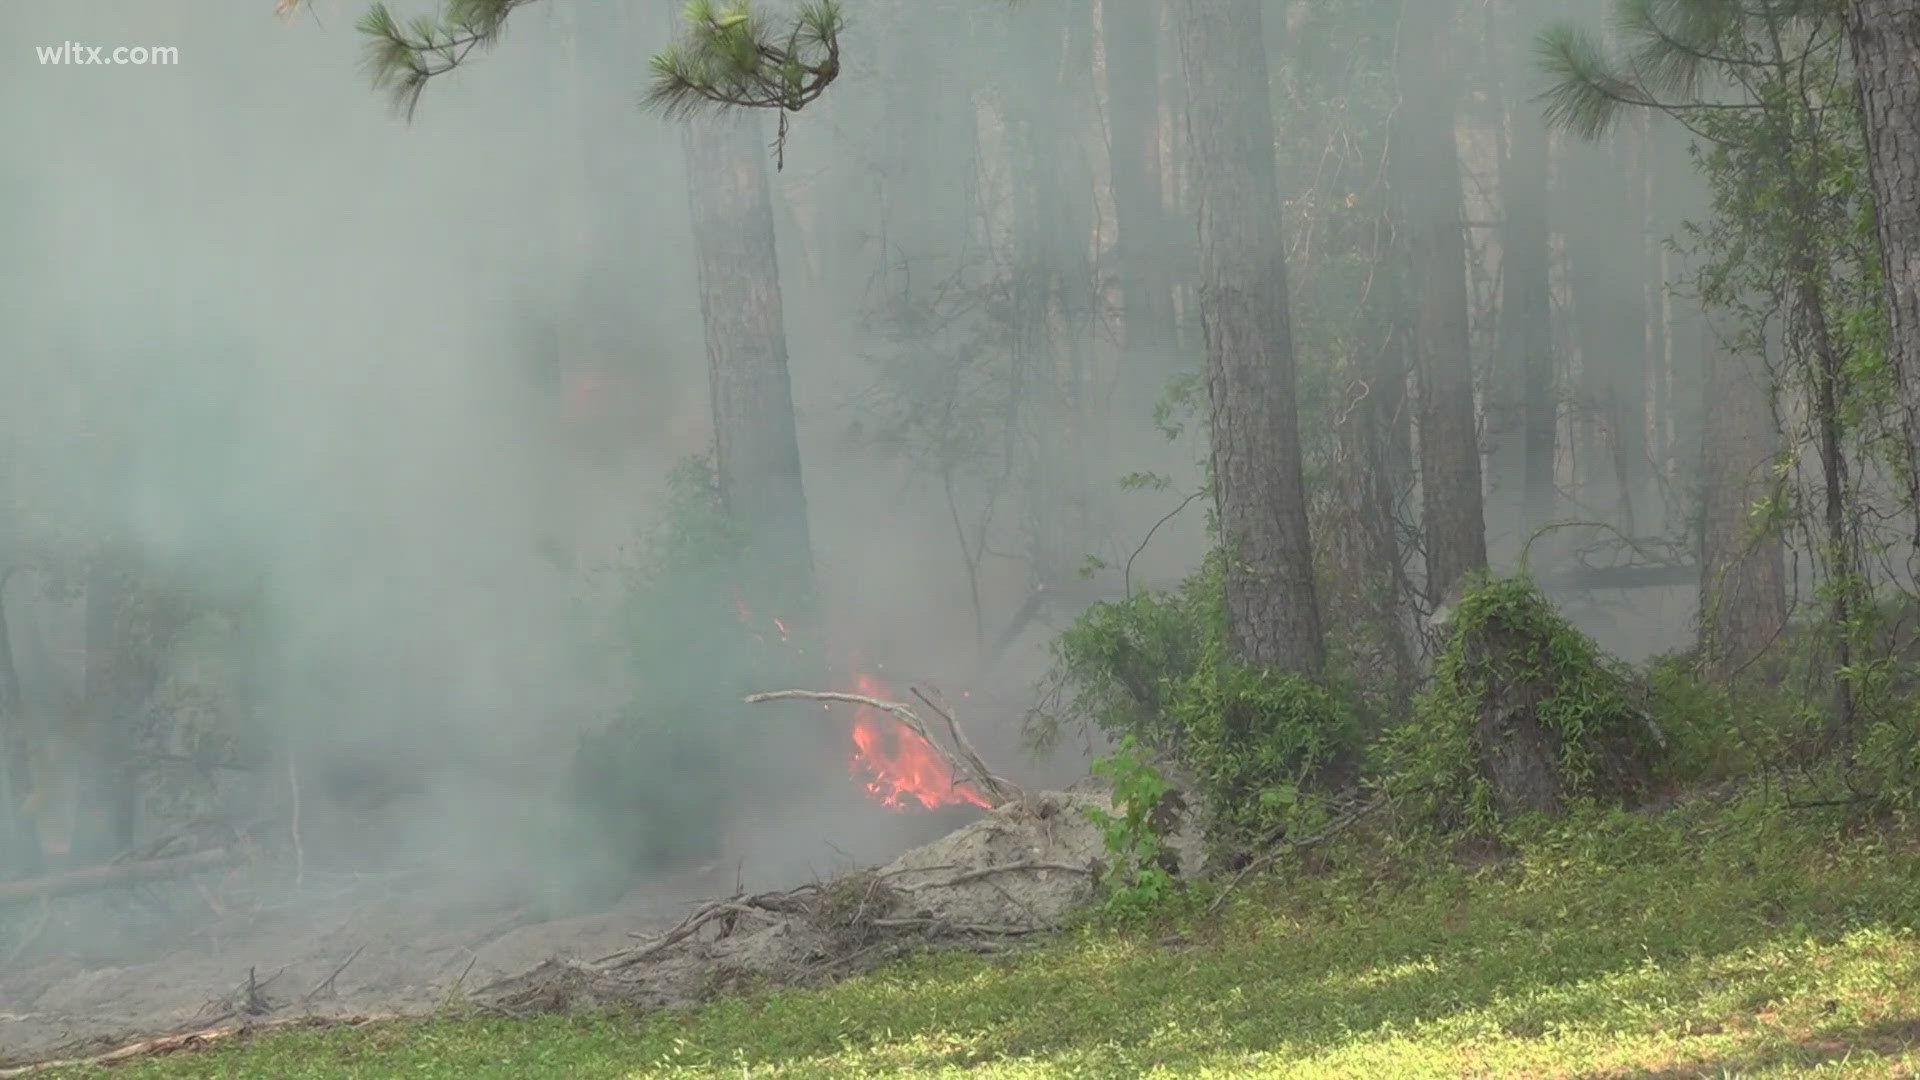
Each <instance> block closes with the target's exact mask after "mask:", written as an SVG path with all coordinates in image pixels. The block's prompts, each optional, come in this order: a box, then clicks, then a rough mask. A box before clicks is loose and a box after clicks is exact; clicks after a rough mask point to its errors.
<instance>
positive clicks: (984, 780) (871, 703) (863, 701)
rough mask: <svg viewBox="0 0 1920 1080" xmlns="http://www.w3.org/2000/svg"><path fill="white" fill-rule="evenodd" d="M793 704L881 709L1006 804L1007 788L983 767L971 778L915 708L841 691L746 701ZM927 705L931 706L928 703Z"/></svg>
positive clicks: (771, 694)
mask: <svg viewBox="0 0 1920 1080" xmlns="http://www.w3.org/2000/svg"><path fill="white" fill-rule="evenodd" d="M916 693H917V691H916ZM791 700H799V701H839V702H845V703H847V704H849V705H864V706H866V707H867V708H869V709H878V710H880V711H881V712H884V713H887V714H889V715H891V716H893V717H894V718H895V719H897V720H899V721H900V722H901V723H903V724H905V725H906V726H907V727H908V728H910V729H911V730H912V731H913V733H914V734H915V735H918V736H920V738H921V740H922V741H923V742H925V743H926V744H927V745H928V746H931V747H933V749H934V752H935V753H937V754H939V755H940V756H941V757H942V758H944V759H946V762H947V767H948V768H949V769H950V770H952V771H953V772H954V773H955V774H956V775H957V776H969V777H970V778H972V779H978V780H979V781H980V783H981V784H983V785H985V786H986V787H987V789H988V790H987V791H985V792H983V793H982V794H983V795H984V796H985V797H986V799H987V801H988V802H989V803H991V804H992V805H993V806H996V807H998V806H1003V805H1005V804H1006V802H1007V799H1006V797H1005V795H1004V794H1003V792H1004V787H1003V785H1002V782H1001V781H998V780H996V779H995V778H994V777H993V775H992V774H991V773H989V772H987V770H986V768H985V767H984V766H982V767H980V768H979V769H978V770H977V771H978V772H979V773H980V775H979V776H978V777H972V776H971V774H973V773H974V772H976V769H975V768H974V767H973V766H970V765H968V764H967V763H965V762H963V761H961V760H959V759H958V758H957V757H956V756H955V753H954V752H953V751H950V750H948V749H947V748H946V747H944V746H942V745H941V744H940V742H939V740H937V739H935V738H934V737H933V735H932V733H931V732H929V731H928V730H927V725H926V722H925V721H923V720H921V719H920V714H919V713H916V712H914V711H913V707H912V706H910V705H905V704H902V703H901V702H898V701H882V700H880V699H879V698H875V697H868V696H867V695H865V694H846V693H842V692H840V691H838V690H770V691H768V692H766V693H764V694H748V695H747V697H746V702H747V704H749V705H758V704H760V703H761V702H763V701H791ZM920 700H922V701H926V698H925V697H924V696H922V697H921V699H920ZM928 704H932V703H931V702H929V703H928ZM936 711H938V710H936ZM943 715H944V714H943ZM949 721H950V722H951V718H949ZM955 730H956V731H957V730H958V725H955ZM956 741H958V740H956ZM974 760H976V761H977V760H978V758H977V757H976V758H975V759H974Z"/></svg>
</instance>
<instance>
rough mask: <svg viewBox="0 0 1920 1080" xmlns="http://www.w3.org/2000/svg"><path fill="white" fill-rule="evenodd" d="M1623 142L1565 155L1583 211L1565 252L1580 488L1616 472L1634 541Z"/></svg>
mask: <svg viewBox="0 0 1920 1080" xmlns="http://www.w3.org/2000/svg"><path fill="white" fill-rule="evenodd" d="M1621 138H1622V136H1621V135H1619V134H1618V133H1616V134H1614V135H1612V136H1609V137H1608V138H1607V140H1605V141H1603V142H1601V143H1598V144H1596V145H1593V146H1588V147H1582V148H1573V147H1569V149H1568V154H1567V160H1566V166H1567V170H1568V174H1567V184H1566V187H1567V193H1568V199H1569V200H1570V201H1569V203H1568V205H1569V206H1577V207H1579V210H1578V212H1577V213H1573V214H1571V215H1569V218H1568V221H1567V253H1568V261H1569V263H1570V264H1571V265H1570V269H1569V271H1568V291H1569V292H1570V293H1571V294H1572V298H1573V317H1574V328H1575V335H1576V338H1577V340H1578V342H1579V350H1580V383H1579V385H1580V397H1581V401H1580V405H1581V407H1582V412H1583V414H1584V415H1583V420H1584V423H1583V425H1582V428H1583V437H1582V440H1581V441H1582V446H1581V447H1580V450H1581V455H1582V457H1583V458H1584V469H1583V475H1582V477H1581V480H1582V482H1583V483H1584V484H1589V485H1590V484H1593V482H1594V481H1596V480H1597V479H1599V478H1600V477H1601V476H1604V475H1606V474H1607V473H1612V475H1613V487H1614V492H1613V494H1614V498H1615V500H1616V504H1617V506H1618V507H1619V510H1618V514H1617V520H1616V522H1615V524H1617V525H1618V526H1619V527H1620V528H1622V529H1623V530H1625V531H1627V532H1628V533H1629V534H1631V533H1633V532H1635V531H1637V530H1636V523H1635V520H1634V517H1635V515H1634V497H1635V495H1636V494H1637V488H1638V487H1639V486H1640V481H1641V479H1642V478H1644V477H1645V475H1646V471H1647V470H1646V456H1647V450H1646V419H1645V416H1646V413H1645V386H1646V375H1645V365H1646V358H1645V356H1644V355H1643V353H1644V351H1645V349H1646V326H1645V311H1644V310H1643V307H1642V303H1641V293H1640V280H1639V275H1640V272H1641V269H1642V268H1641V266H1640V258H1639V251H1640V248H1639V243H1638V235H1637V234H1638V231H1639V226H1638V221H1637V219H1636V218H1635V217H1634V215H1633V213H1632V209H1631V200H1629V199H1628V198H1627V194H1626V188H1627V183H1630V182H1631V181H1625V182H1623V181H1622V179H1621V170H1622V169H1623V167H1625V162H1626V155H1625V154H1624V153H1622V152H1621V150H1620V147H1619V142H1620V140H1621ZM1628 173H1629V175H1631V170H1630V169H1629V170H1628ZM1583 494H1584V495H1585V496H1586V497H1587V498H1588V499H1592V498H1594V495H1593V493H1592V492H1590V491H1588V492H1583Z"/></svg>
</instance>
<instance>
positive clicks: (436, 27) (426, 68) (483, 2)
mask: <svg viewBox="0 0 1920 1080" xmlns="http://www.w3.org/2000/svg"><path fill="white" fill-rule="evenodd" d="M533 2H534V0H446V8H445V10H444V11H442V12H441V14H440V16H439V17H438V18H435V17H433V16H428V15H422V16H420V17H418V18H415V19H412V20H410V21H408V22H406V23H405V24H402V23H401V22H400V20H398V19H396V18H395V17H394V15H393V12H391V11H389V10H387V5H385V4H375V5H373V6H372V7H371V8H368V9H367V13H366V14H365V15H363V16H361V17H360V22H359V23H358V24H357V27H356V28H357V29H358V30H359V31H360V32H361V33H362V34H365V35H366V36H367V37H368V38H370V39H371V40H369V41H368V42H367V43H366V58H365V65H366V69H367V73H368V74H369V75H371V76H372V78H373V86H374V89H376V90H384V91H386V92H387V93H388V95H389V96H390V97H391V98H392V101H393V107H394V111H395V112H398V113H400V114H401V115H402V116H404V117H406V118H407V119H409V120H411V119H413V111H414V109H415V108H417V107H418V106H419V104H420V94H421V92H422V91H424V90H425V89H426V88H427V83H428V81H430V80H432V79H433V78H434V77H435V76H439V75H445V74H446V73H447V72H449V71H452V70H453V69H454V68H456V67H459V66H460V65H461V64H462V63H464V62H465V61H466V59H467V57H468V56H471V55H472V54H473V51H474V50H475V49H482V48H492V47H493V46H494V44H495V43H497V42H498V41H499V40H500V34H501V32H502V31H504V30H505V29H506V26H507V16H508V15H511V14H512V13H513V10H514V9H515V8H518V7H521V6H523V5H526V4H530V3H533Z"/></svg>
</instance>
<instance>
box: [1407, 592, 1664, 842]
mask: <svg viewBox="0 0 1920 1080" xmlns="http://www.w3.org/2000/svg"><path fill="white" fill-rule="evenodd" d="M1447 633H1448V636H1447V639H1446V642H1445V645H1444V647H1443V649H1442V651H1441V653H1440V655H1439V657H1438V659H1437V660H1436V661H1435V664H1434V675H1433V683H1432V685H1431V686H1430V687H1429V688H1428V689H1427V690H1425V691H1424V692H1422V693H1421V694H1420V695H1419V696H1418V697H1417V698H1416V699H1415V701H1414V716H1413V719H1412V721H1411V722H1409V723H1408V724H1407V725H1405V726H1403V727H1401V728H1398V729H1396V730H1394V731H1392V732H1389V733H1388V734H1387V736H1386V737H1385V738H1384V739H1383V740H1382V742H1381V744H1380V746H1379V757H1380V764H1381V766H1382V773H1383V779H1384V783H1385V786H1386V788H1387V790H1388V791H1389V792H1390V793H1392V794H1393V795H1395V796H1396V797H1397V798H1398V799H1399V800H1400V805H1401V806H1402V807H1403V808H1404V809H1406V810H1407V811H1409V812H1410V815H1411V819H1412V820H1413V821H1414V822H1417V823H1424V824H1426V825H1429V826H1432V827H1434V828H1437V829H1438V830H1441V831H1449V830H1453V829H1461V830H1464V831H1469V832H1486V833H1492V832H1497V831H1498V830H1499V828H1500V822H1499V821H1498V819H1497V815H1496V813H1495V808H1494V799H1493V792H1492V789H1491V785H1490V781H1489V778H1488V777H1487V775H1486V773H1485V770H1484V768H1483V764H1482V762H1483V753H1482V752H1483V750H1484V749H1485V748H1484V747H1482V746H1480V745H1479V736H1478V734H1477V730H1476V729H1477V728H1479V726H1480V724H1481V721H1482V718H1483V713H1484V710H1485V709H1486V707H1487V705H1488V703H1489V700H1490V699H1489V695H1492V694H1498V695H1499V696H1500V698H1499V699H1500V702H1501V703H1502V706H1503V708H1504V707H1510V706H1513V705H1520V706H1522V707H1524V708H1525V709H1527V710H1528V711H1529V712H1530V713H1531V716H1532V717H1533V718H1534V719H1535V720H1537V722H1538V723H1539V724H1540V725H1541V726H1542V727H1543V728H1545V729H1546V730H1547V731H1549V732H1551V733H1553V735H1555V736H1556V737H1557V738H1558V741H1559V756H1558V760H1557V762H1556V763H1555V764H1556V772H1557V775H1558V777H1559V779H1560V782H1561V785H1562V788H1563V790H1565V791H1567V792H1569V793H1571V794H1572V795H1574V796H1576V797H1579V796H1586V795H1593V796H1601V797H1605V796H1608V795H1612V794H1616V793H1615V792H1610V791H1608V790H1606V788H1607V786H1608V785H1609V783H1610V782H1611V780H1612V779H1614V775H1613V774H1614V772H1615V768H1614V766H1615V765H1616V763H1617V760H1618V758H1619V757H1620V756H1621V755H1622V753H1623V752H1625V753H1627V754H1629V755H1631V754H1632V753H1633V752H1635V751H1644V750H1645V749H1647V748H1646V747H1645V745H1644V744H1645V743H1646V742H1648V741H1649V740H1651V739H1652V738H1653V732H1652V731H1650V730H1649V729H1648V728H1647V727H1646V726H1645V723H1644V721H1643V719H1642V718H1643V717H1644V713H1643V712H1642V710H1641V709H1640V707H1639V706H1638V704H1637V703H1636V701H1635V700H1634V696H1635V695H1634V692H1633V682H1634V680H1633V677H1632V673H1631V672H1630V671H1629V670H1628V669H1627V667H1626V666H1625V665H1624V664H1622V663H1621V662H1620V661H1618V660H1616V659H1614V658H1612V657H1609V656H1607V655H1606V654H1605V653H1603V652H1602V651H1601V650H1600V647H1599V646H1598V645H1595V644H1594V642H1593V639H1591V638H1589V637H1587V636H1586V635H1585V634H1582V633H1581V632H1580V631H1578V630H1576V629H1575V628H1574V627H1573V626H1572V625H1571V624H1570V623H1568V622H1567V621H1566V619H1564V618H1563V617H1561V615H1560V613H1559V612H1557V611H1555V610H1554V608H1553V605H1552V604H1551V603H1549V602H1548V601H1547V598H1546V597H1545V596H1544V595H1542V594H1541V592H1540V590H1539V588H1538V587H1537V586H1536V585H1535V584H1534V583H1533V582H1532V581H1531V580H1530V579H1528V578H1525V577H1514V578H1499V579H1486V578H1482V579H1480V580H1478V581H1470V582H1468V584H1467V586H1466V588H1465V590H1464V591H1463V593H1462V596H1461V599H1460V603H1459V605H1458V606H1457V607H1456V608H1455V609H1454V612H1453V615H1452V620H1451V623H1450V625H1449V628H1448V632H1447Z"/></svg>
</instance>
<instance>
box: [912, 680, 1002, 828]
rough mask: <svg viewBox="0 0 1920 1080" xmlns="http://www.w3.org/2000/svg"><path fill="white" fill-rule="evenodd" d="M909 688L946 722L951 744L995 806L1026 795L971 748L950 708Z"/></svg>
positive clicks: (913, 688)
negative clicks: (999, 775)
mask: <svg viewBox="0 0 1920 1080" xmlns="http://www.w3.org/2000/svg"><path fill="white" fill-rule="evenodd" d="M910 689H911V690H912V691H913V696H914V697H917V698H919V699H920V700H921V701H922V702H923V703H924V704H925V705H926V706H927V708H929V709H932V710H933V711H934V712H935V713H938V714H939V716H940V719H942V720H945V721H946V722H947V734H948V735H949V736H951V737H952V739H953V745H955V746H957V747H959V748H960V753H961V754H963V755H965V757H966V759H967V763H968V765H969V766H970V767H971V768H972V770H973V773H974V775H975V777H976V778H977V779H979V781H980V783H982V784H983V785H985V786H986V788H987V797H988V798H989V799H991V800H992V802H993V804H994V805H995V806H1002V805H1005V804H1006V803H1008V802H1010V801H1012V800H1014V799H1019V798H1025V797H1026V792H1024V791H1021V790H1020V789H1019V788H1018V787H1016V786H1015V785H1014V784H1013V783H1012V782H1011V781H1008V780H1005V779H1002V778H1001V777H998V776H995V775H994V774H993V770H991V769H989V768H987V763H986V762H985V761H984V760H982V759H981V757H980V751H978V750H975V749H974V748H973V742H972V740H970V739H968V738H967V733H966V731H965V730H963V729H962V728H961V727H960V721H959V720H957V719H955V718H954V715H953V712H952V711H951V710H949V709H943V708H941V707H940V705H939V703H938V702H936V701H934V700H933V699H932V698H930V697H928V696H927V695H926V693H925V692H923V691H922V690H921V689H920V688H919V687H917V686H915V687H910Z"/></svg>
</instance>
